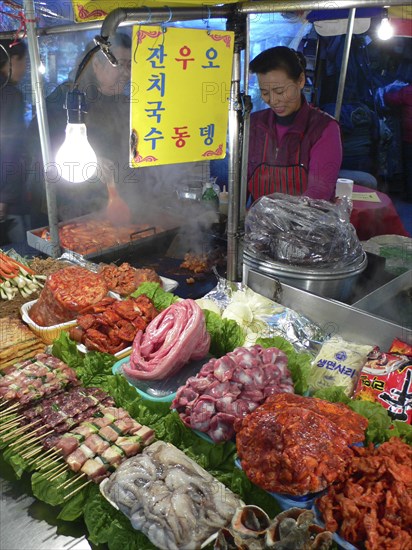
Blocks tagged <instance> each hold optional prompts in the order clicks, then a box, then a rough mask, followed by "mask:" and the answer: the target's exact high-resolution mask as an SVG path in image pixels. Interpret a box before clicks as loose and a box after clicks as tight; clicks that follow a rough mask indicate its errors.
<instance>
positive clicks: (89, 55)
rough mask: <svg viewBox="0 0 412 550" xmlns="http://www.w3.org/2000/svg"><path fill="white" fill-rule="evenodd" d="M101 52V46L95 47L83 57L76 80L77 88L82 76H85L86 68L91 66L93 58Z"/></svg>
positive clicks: (75, 85)
mask: <svg viewBox="0 0 412 550" xmlns="http://www.w3.org/2000/svg"><path fill="white" fill-rule="evenodd" d="M99 50H100V46H94V48H92V49H91V50H90V51H89V52H87V54H86V55H85V56H84V57H83V59H82V61H81V62H80V64H79V66H78V68H77V72H76V76H75V78H74V87H75V88H77V87H78V85H79V79H80V77H81V75H82V74H83V71H84V70H85V68H86V67H87V65H88V64H89V62H90V60H91V58H92V57H93V56H94V54H95V53H97V52H98V51H99Z"/></svg>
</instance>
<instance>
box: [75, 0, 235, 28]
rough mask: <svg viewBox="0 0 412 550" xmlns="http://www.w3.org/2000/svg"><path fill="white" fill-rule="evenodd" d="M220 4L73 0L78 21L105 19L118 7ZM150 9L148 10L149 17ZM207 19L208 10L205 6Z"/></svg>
mask: <svg viewBox="0 0 412 550" xmlns="http://www.w3.org/2000/svg"><path fill="white" fill-rule="evenodd" d="M234 2H237V0H226V2H225V4H232V3H234ZM214 4H218V2H216V0H168V1H167V2H165V1H164V0H72V5H73V13H74V19H75V21H76V22H77V23H84V22H85V21H97V20H99V19H104V18H105V17H106V15H108V14H109V13H110V12H111V11H113V10H115V9H117V8H143V9H144V8H146V7H147V8H164V7H165V5H167V6H173V7H176V8H178V7H190V6H193V7H199V6H207V5H214ZM149 17H150V11H149V10H148V18H149ZM204 18H205V19H206V18H207V10H206V8H205V17H204Z"/></svg>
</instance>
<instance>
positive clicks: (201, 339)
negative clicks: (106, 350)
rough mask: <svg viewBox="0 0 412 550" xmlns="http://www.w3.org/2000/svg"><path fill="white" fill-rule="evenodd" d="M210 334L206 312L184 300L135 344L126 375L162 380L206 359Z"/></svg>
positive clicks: (137, 337)
mask: <svg viewBox="0 0 412 550" xmlns="http://www.w3.org/2000/svg"><path fill="white" fill-rule="evenodd" d="M209 346H210V335H209V334H208V332H207V331H206V323H205V318H204V314H203V312H202V310H201V309H200V307H199V306H198V305H197V304H196V302H194V301H193V300H182V301H181V302H177V303H176V304H172V305H171V306H169V307H168V308H167V309H165V310H164V311H162V312H161V313H160V314H159V315H158V316H157V317H155V319H153V321H151V323H149V325H148V326H147V328H146V331H145V333H144V334H143V333H142V332H141V331H140V332H138V333H137V335H136V337H135V339H134V342H133V351H132V355H131V358H130V364H129V365H125V366H124V367H123V369H124V372H125V374H126V376H128V377H130V378H132V379H137V380H162V379H164V378H165V377H166V376H171V375H173V374H175V373H176V372H178V371H179V370H180V369H181V368H182V367H183V366H184V365H185V364H187V363H188V362H189V361H190V360H198V359H202V358H203V357H205V356H206V355H207V353H208V351H209Z"/></svg>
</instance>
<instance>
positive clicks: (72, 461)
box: [65, 445, 94, 472]
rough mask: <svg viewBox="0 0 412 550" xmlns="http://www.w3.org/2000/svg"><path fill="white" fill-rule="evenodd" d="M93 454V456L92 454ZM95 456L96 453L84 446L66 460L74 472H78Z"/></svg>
mask: <svg viewBox="0 0 412 550" xmlns="http://www.w3.org/2000/svg"><path fill="white" fill-rule="evenodd" d="M90 453H91V454H90ZM91 456H94V453H92V452H91V451H90V449H89V448H87V447H86V448H85V447H84V446H83V445H82V446H81V447H79V448H78V449H76V450H75V451H73V452H72V453H70V454H69V456H67V457H66V458H65V460H66V463H67V465H68V466H69V468H70V469H71V470H73V472H78V471H79V470H80V468H81V467H82V466H83V464H84V463H85V462H86V460H87V459H88V458H90V457H91Z"/></svg>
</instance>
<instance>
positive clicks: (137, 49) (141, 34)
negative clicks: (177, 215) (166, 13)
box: [130, 26, 234, 167]
mask: <svg viewBox="0 0 412 550" xmlns="http://www.w3.org/2000/svg"><path fill="white" fill-rule="evenodd" d="M233 42H234V34H233V33H232V32H226V31H212V30H209V31H206V30H199V29H179V28H174V27H168V28H165V29H162V28H161V27H157V26H156V27H147V26H145V27H142V26H138V27H134V29H133V44H132V85H131V98H130V101H131V127H132V128H131V130H132V136H131V143H132V147H131V153H132V154H131V166H133V167H141V166H156V165H162V164H176V163H179V162H193V161H197V160H213V159H221V158H224V157H225V155H226V135H227V125H228V110H229V97H230V83H231V74H232V61H233Z"/></svg>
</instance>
